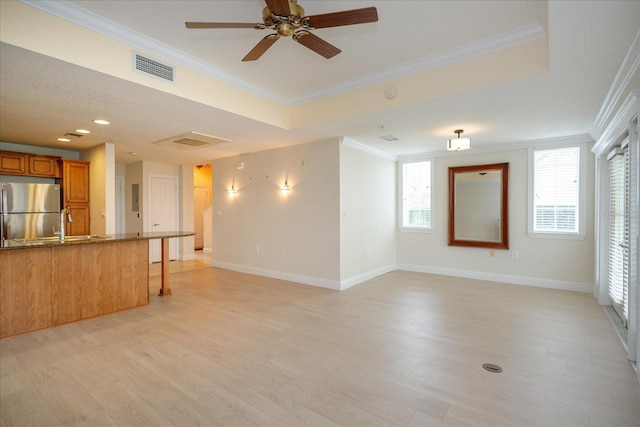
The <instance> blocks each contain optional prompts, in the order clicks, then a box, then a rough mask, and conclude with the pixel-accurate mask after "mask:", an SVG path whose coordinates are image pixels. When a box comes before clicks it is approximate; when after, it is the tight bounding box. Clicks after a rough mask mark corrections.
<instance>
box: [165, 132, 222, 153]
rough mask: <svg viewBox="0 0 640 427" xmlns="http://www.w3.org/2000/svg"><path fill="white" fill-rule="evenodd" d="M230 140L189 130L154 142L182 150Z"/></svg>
mask: <svg viewBox="0 0 640 427" xmlns="http://www.w3.org/2000/svg"><path fill="white" fill-rule="evenodd" d="M229 141H230V140H229V139H224V138H218V137H217V136H211V135H205V134H203V133H198V132H189V133H185V134H182V135H178V136H174V137H173V138H169V139H164V140H162V141H157V142H154V144H157V145H162V146H165V147H173V148H179V149H181V150H196V149H198V148H204V147H211V146H212V145H217V144H221V143H223V142H229Z"/></svg>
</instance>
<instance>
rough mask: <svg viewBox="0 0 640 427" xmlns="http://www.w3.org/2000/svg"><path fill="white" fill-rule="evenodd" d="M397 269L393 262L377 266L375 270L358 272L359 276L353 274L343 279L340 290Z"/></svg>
mask: <svg viewBox="0 0 640 427" xmlns="http://www.w3.org/2000/svg"><path fill="white" fill-rule="evenodd" d="M395 270H397V268H396V265H395V264H392V265H387V266H384V267H380V268H376V269H375V270H371V271H367V272H366V273H362V274H358V275H357V276H353V277H351V278H349V279H345V280H341V281H340V290H341V291H343V290H345V289H349V288H350V287H352V286H356V285H359V284H360V283H362V282H366V281H367V280H371V279H373V278H374V277H378V276H382V275H383V274H387V273H390V272H392V271H395Z"/></svg>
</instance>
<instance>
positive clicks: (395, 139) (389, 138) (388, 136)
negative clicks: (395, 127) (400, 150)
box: [378, 135, 398, 141]
mask: <svg viewBox="0 0 640 427" xmlns="http://www.w3.org/2000/svg"><path fill="white" fill-rule="evenodd" d="M378 138H380V139H384V140H385V141H397V140H398V138H396V137H395V136H393V135H384V136H379V137H378Z"/></svg>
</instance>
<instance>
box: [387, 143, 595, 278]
mask: <svg viewBox="0 0 640 427" xmlns="http://www.w3.org/2000/svg"><path fill="white" fill-rule="evenodd" d="M503 162H508V163H509V175H510V177H509V248H510V250H490V249H484V248H471V247H456V246H448V245H447V221H448V216H447V215H448V168H449V167H450V166H469V165H480V164H491V163H503ZM527 171H528V164H527V149H519V150H511V151H500V152H493V153H480V154H474V153H472V152H469V153H468V154H467V153H456V155H453V156H447V157H440V158H437V159H435V178H434V180H435V182H434V194H435V199H434V230H433V232H429V233H416V232H403V231H399V232H398V256H397V261H398V268H399V269H405V270H412V271H423V272H431V273H437V274H446V275H452V276H461V277H473V278H478V279H486V280H494V281H502V282H509V283H516V284H526V285H533V286H542V287H551V288H561V289H572V290H580V291H591V289H592V287H593V283H594V272H593V260H594V232H593V229H594V209H593V206H594V196H593V194H594V179H593V176H594V161H593V156H591V155H589V156H588V162H587V176H588V182H587V195H588V196H587V201H586V209H587V237H586V239H584V240H566V239H540V238H530V237H529V236H528V235H527ZM512 250H515V251H517V252H518V259H513V258H512V256H511V251H512ZM492 254H493V256H491V255H492Z"/></svg>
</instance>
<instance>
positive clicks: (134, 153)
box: [129, 151, 138, 156]
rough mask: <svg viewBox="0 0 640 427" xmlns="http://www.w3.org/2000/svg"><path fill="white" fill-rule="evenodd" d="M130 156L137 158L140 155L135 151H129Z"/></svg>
mask: <svg viewBox="0 0 640 427" xmlns="http://www.w3.org/2000/svg"><path fill="white" fill-rule="evenodd" d="M129 154H131V155H132V156H137V155H138V153H136V152H135V151H129Z"/></svg>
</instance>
